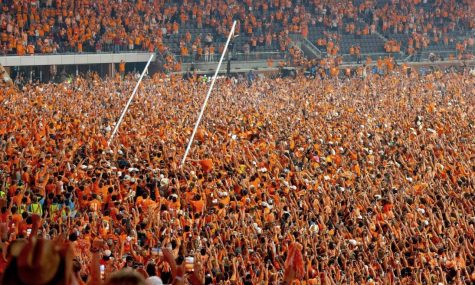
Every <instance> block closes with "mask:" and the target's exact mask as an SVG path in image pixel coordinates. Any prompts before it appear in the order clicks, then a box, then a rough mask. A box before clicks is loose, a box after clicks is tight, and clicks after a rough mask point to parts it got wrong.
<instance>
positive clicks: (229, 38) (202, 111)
mask: <svg viewBox="0 0 475 285" xmlns="http://www.w3.org/2000/svg"><path fill="white" fill-rule="evenodd" d="M236 23H237V22H236V21H234V23H233V27H232V28H231V31H230V32H229V35H228V40H227V41H226V45H225V46H224V50H223V53H222V54H221V58H220V59H219V63H218V67H217V68H216V71H215V72H214V76H213V79H212V80H211V85H210V86H209V89H208V94H206V98H205V101H204V102H203V106H202V107H201V111H200V114H199V116H198V120H196V123H195V128H194V129H193V133H192V134H191V137H190V141H189V142H188V146H187V147H186V150H185V154H184V155H183V159H182V160H181V163H180V167H183V164H185V161H186V157H187V156H188V153H189V152H190V148H191V145H192V144H193V140H194V138H195V135H196V132H197V131H198V126H199V125H200V122H201V119H202V118H203V113H204V112H205V109H206V105H207V104H208V99H209V97H210V95H211V91H213V87H214V83H215V82H216V78H217V77H218V73H219V70H220V69H221V64H222V63H223V59H224V55H225V54H226V51H227V49H228V45H229V42H230V41H231V37H232V36H233V34H234V30H235V29H236Z"/></svg>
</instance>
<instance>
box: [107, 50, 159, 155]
mask: <svg viewBox="0 0 475 285" xmlns="http://www.w3.org/2000/svg"><path fill="white" fill-rule="evenodd" d="M152 58H153V53H152V54H151V55H150V58H149V60H148V62H147V65H145V68H144V69H143V71H142V74H141V75H140V78H139V81H138V82H137V85H135V88H134V91H133V92H132V95H131V96H130V98H129V101H127V104H126V105H125V108H124V110H123V111H122V114H121V115H120V118H119V120H118V121H117V124H115V128H114V131H113V132H112V134H111V137H110V138H109V141H108V142H107V146H110V144H111V142H112V140H113V139H114V136H115V135H116V133H117V130H118V129H119V126H120V124H121V123H122V120H123V119H124V116H125V113H127V110H128V109H129V105H130V103H131V102H132V99H134V96H135V93H137V90H138V89H139V85H140V82H142V78H143V76H144V75H145V72H146V71H147V68H148V66H149V65H150V62H151V61H152Z"/></svg>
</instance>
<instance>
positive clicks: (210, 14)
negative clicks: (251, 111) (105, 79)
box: [0, 0, 475, 60]
mask: <svg viewBox="0 0 475 285" xmlns="http://www.w3.org/2000/svg"><path fill="white" fill-rule="evenodd" d="M471 2H472V1H470V0H464V1H455V0H452V1H435V3H429V4H427V3H425V2H421V1H419V0H417V1H413V0H411V1H397V3H392V2H391V3H389V1H388V3H386V5H378V3H379V1H354V0H351V1H350V0H345V1H321V0H314V1H267V0H261V1H225V2H219V1H204V0H201V1H165V0H154V1H144V0H139V1H135V0H134V1H132V0H107V1H95V2H94V1H89V0H75V1H61V0H58V1H52V0H47V1H36V0H35V1H31V0H21V1H13V0H4V1H1V2H0V8H1V11H0V52H1V53H2V54H17V55H33V54H37V53H42V54H44V53H64V52H75V53H82V52H101V51H107V52H119V51H159V52H160V53H166V52H167V50H169V47H167V38H169V37H171V36H173V35H178V36H179V46H178V49H177V50H175V49H173V50H172V52H173V53H175V54H177V55H178V54H179V55H181V56H183V57H191V56H192V57H193V58H194V59H197V60H210V59H211V58H213V57H214V54H215V53H216V52H217V51H218V50H219V49H221V48H222V47H221V46H220V45H222V43H223V42H224V40H225V38H226V36H227V34H228V32H229V30H230V28H231V26H232V23H233V21H234V20H237V21H238V26H237V29H236V32H237V34H241V35H243V36H246V37H247V38H248V41H247V42H246V43H243V44H242V46H240V47H239V50H240V51H243V49H244V48H245V45H248V46H249V47H250V49H251V52H252V50H253V48H254V49H255V48H256V47H257V46H263V47H275V49H276V50H278V51H287V50H288V49H289V48H290V45H289V37H288V35H289V34H290V33H301V34H302V35H303V37H305V38H306V37H307V36H308V33H309V29H311V28H313V27H318V26H321V27H324V28H325V29H326V30H327V31H326V32H329V31H332V32H333V33H335V34H338V35H341V34H354V35H357V36H365V35H368V34H371V33H373V32H375V31H379V32H381V33H389V34H398V33H399V34H403V33H404V34H407V35H409V38H408V39H407V42H406V43H403V44H402V45H403V46H406V47H407V51H408V52H412V53H414V51H416V50H421V49H423V48H426V47H427V46H428V44H429V43H430V42H431V41H433V42H439V41H441V42H444V43H446V45H448V44H449V42H450V43H452V42H456V43H458V44H460V45H463V46H464V49H466V48H467V47H470V48H471V47H473V45H474V39H473V37H466V38H463V39H462V40H460V39H458V38H457V37H458V35H459V34H457V33H456V32H462V33H464V32H466V31H470V30H473V28H474V25H475V21H474V20H473V17H472V14H473V4H471ZM192 28H198V29H201V28H211V29H212V31H213V34H212V35H211V37H213V38H214V39H215V40H217V43H213V44H212V45H211V44H210V43H209V42H208V41H207V38H208V37H209V36H210V35H208V34H207V33H194V32H193V33H190V31H191V30H192ZM389 38H390V39H391V37H390V36H389ZM319 40H325V41H326V42H328V43H329V44H330V43H331V45H333V46H335V48H330V51H331V54H332V55H335V54H337V53H338V46H339V42H338V40H337V38H335V39H328V38H327V37H326V36H323V38H321V39H319ZM411 41H412V44H411ZM325 45H326V44H325ZM243 52H244V51H243ZM389 52H393V50H392V49H391V51H389Z"/></svg>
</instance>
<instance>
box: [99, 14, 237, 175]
mask: <svg viewBox="0 0 475 285" xmlns="http://www.w3.org/2000/svg"><path fill="white" fill-rule="evenodd" d="M236 23H237V21H234V23H233V26H232V28H231V31H230V32H229V35H228V39H227V41H226V45H225V46H224V50H223V53H222V54H221V58H220V59H219V62H218V66H217V68H216V71H215V72H214V76H213V78H212V80H211V85H210V87H209V89H208V93H207V94H206V98H205V101H204V102H203V106H202V107H201V111H200V114H199V116H198V119H197V120H196V123H195V127H194V129H193V133H192V134H191V137H190V140H189V142H188V146H187V147H186V150H185V154H184V155H183V159H182V160H181V163H180V167H183V164H184V163H185V161H186V157H187V156H188V153H189V152H190V148H191V145H192V144H193V140H194V138H195V135H196V132H197V130H198V126H199V125H200V122H201V119H202V118H203V114H204V111H205V109H206V105H207V104H208V100H209V97H210V95H211V92H212V91H213V87H214V84H215V82H216V78H217V77H218V73H219V70H220V69H221V64H222V63H223V59H224V56H225V54H226V51H227V50H228V46H229V42H230V41H231V38H232V36H233V35H234V31H235V29H236ZM152 58H153V54H152V55H151V56H150V59H149V60H148V62H147V65H145V68H144V70H143V71H142V74H141V75H140V78H139V81H138V82H137V84H136V85H135V88H134V91H133V92H132V95H130V98H129V100H128V101H127V104H126V105H125V107H124V110H123V111H122V114H121V115H120V117H119V120H118V121H117V123H116V124H115V127H114V130H113V131H112V134H111V136H110V138H109V141H108V142H107V146H108V147H110V145H111V143H112V141H113V140H114V137H115V135H116V134H117V131H118V130H119V127H120V124H121V123H122V121H123V120H124V117H125V114H126V113H127V110H128V109H129V106H130V104H131V103H132V100H133V99H134V96H135V94H136V93H137V90H138V88H139V85H140V83H141V82H142V79H143V77H144V75H145V73H146V71H147V69H148V66H149V65H150V62H151V61H152Z"/></svg>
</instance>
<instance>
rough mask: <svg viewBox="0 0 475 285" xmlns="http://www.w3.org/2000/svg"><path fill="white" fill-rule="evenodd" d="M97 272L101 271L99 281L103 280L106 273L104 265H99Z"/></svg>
mask: <svg viewBox="0 0 475 285" xmlns="http://www.w3.org/2000/svg"><path fill="white" fill-rule="evenodd" d="M99 270H100V271H101V280H104V277H105V271H106V266H105V265H104V264H101V265H100V266H99Z"/></svg>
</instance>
